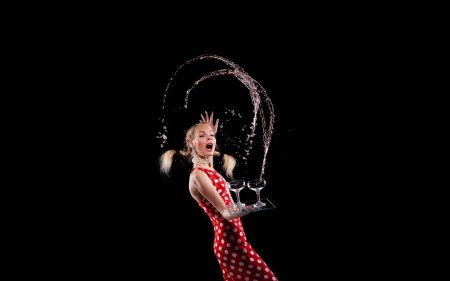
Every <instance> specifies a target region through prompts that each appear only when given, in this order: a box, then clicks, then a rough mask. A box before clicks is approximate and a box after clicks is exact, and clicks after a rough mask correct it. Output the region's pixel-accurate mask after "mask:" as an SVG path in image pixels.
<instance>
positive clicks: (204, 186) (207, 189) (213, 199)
mask: <svg viewBox="0 0 450 281" xmlns="http://www.w3.org/2000/svg"><path fill="white" fill-rule="evenodd" d="M189 185H193V186H194V188H196V189H197V190H198V191H199V192H200V193H201V194H202V195H203V196H204V197H205V198H206V200H208V201H209V202H210V203H211V204H213V206H214V207H215V208H216V209H217V210H218V211H219V212H220V214H221V215H222V216H223V217H224V218H225V219H226V220H232V219H236V218H240V217H242V216H245V215H247V214H249V212H247V213H242V214H237V215H230V212H229V211H228V209H227V206H226V205H225V203H224V202H223V200H222V197H220V195H219V194H218V193H217V191H216V188H215V187H214V185H213V184H212V182H211V179H210V178H209V177H208V176H207V175H206V173H205V172H202V171H199V170H195V171H193V172H192V173H191V176H190V180H189ZM224 189H225V190H224V192H226V187H224Z"/></svg>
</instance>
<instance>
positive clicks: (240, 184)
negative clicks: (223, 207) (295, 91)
mask: <svg viewBox="0 0 450 281" xmlns="http://www.w3.org/2000/svg"><path fill="white" fill-rule="evenodd" d="M244 187H245V180H234V181H230V182H229V183H228V182H227V188H228V189H229V190H231V191H233V192H234V193H236V200H237V202H236V203H235V204H234V205H235V206H236V207H237V208H238V209H241V208H243V207H245V203H242V202H241V198H240V197H239V192H241V190H242V189H243V188H244Z"/></svg>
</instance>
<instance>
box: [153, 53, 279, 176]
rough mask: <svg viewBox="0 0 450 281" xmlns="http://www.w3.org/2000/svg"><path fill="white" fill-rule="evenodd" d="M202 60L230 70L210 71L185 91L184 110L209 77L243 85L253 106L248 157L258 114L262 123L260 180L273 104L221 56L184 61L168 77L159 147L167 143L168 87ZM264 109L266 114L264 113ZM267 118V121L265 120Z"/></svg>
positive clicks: (256, 83) (239, 70)
mask: <svg viewBox="0 0 450 281" xmlns="http://www.w3.org/2000/svg"><path fill="white" fill-rule="evenodd" d="M203 59H215V60H219V61H222V62H223V63H225V64H226V65H227V66H229V67H230V68H231V69H221V70H216V71H212V72H209V73H207V74H205V75H203V76H202V77H201V78H200V79H198V80H197V81H195V83H194V85H193V86H192V87H191V88H189V89H188V90H187V91H186V97H185V100H184V101H185V103H184V108H185V109H186V108H187V107H188V101H189V94H190V93H191V91H192V90H193V89H194V88H195V87H196V86H197V85H198V84H200V83H201V82H203V81H205V80H207V79H209V78H211V77H215V76H220V75H231V76H234V77H235V78H237V79H238V80H239V81H240V82H241V83H242V84H243V85H245V86H246V87H247V89H248V90H249V93H250V97H251V101H252V104H253V121H252V122H251V124H250V129H251V133H250V134H248V135H247V138H246V141H247V142H248V143H249V144H250V146H249V149H248V150H246V152H247V155H248V154H249V151H250V149H251V144H252V138H254V137H255V130H256V126H257V119H258V114H259V116H260V119H261V123H262V132H263V146H264V155H263V162H262V168H261V174H260V179H262V177H263V175H264V169H265V166H266V158H267V153H268V151H269V145H270V141H271V137H272V133H273V125H274V123H275V114H274V108H273V104H272V101H271V100H270V98H269V97H268V95H267V93H266V90H265V89H264V88H263V87H262V86H261V84H259V83H258V82H257V81H256V80H254V79H253V78H252V77H251V76H250V75H248V73H246V72H245V71H244V69H242V68H241V67H240V66H239V65H237V64H235V63H233V62H232V61H230V60H228V59H225V58H223V57H221V56H217V55H201V56H197V57H195V58H193V59H191V60H188V61H186V62H185V63H183V64H182V65H181V66H179V67H178V69H177V70H176V71H175V73H174V74H173V75H172V76H171V77H170V80H169V83H168V84H167V86H166V90H165V92H164V97H163V106H162V110H163V117H162V118H161V119H160V120H161V122H162V132H158V136H157V137H158V138H161V139H162V143H161V147H164V145H165V144H166V142H167V126H166V124H165V118H164V117H165V116H167V114H169V112H168V108H167V105H166V99H167V96H168V94H169V87H170V85H171V83H172V81H173V80H174V78H175V76H176V75H177V74H178V72H179V71H180V69H182V68H183V67H185V66H186V65H188V64H190V63H192V62H195V61H199V60H203ZM265 109H266V110H267V111H268V112H266V111H265ZM230 113H231V114H232V115H234V114H235V112H234V111H231V112H230ZM267 116H268V119H269V120H268V121H267V120H266V117H267ZM239 117H241V116H240V114H239ZM244 159H245V158H244Z"/></svg>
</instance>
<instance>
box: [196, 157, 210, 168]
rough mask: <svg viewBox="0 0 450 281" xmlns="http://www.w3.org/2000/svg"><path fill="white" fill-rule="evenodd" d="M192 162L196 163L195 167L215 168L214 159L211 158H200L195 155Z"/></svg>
mask: <svg viewBox="0 0 450 281" xmlns="http://www.w3.org/2000/svg"><path fill="white" fill-rule="evenodd" d="M192 163H194V167H203V168H210V169H212V168H213V160H212V157H211V158H200V157H194V158H192Z"/></svg>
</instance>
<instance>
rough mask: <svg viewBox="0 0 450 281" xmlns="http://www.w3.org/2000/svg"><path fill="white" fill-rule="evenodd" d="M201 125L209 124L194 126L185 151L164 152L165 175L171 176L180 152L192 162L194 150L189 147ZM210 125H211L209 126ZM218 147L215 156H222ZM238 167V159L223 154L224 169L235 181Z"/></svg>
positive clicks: (188, 132) (162, 163) (161, 166)
mask: <svg viewBox="0 0 450 281" xmlns="http://www.w3.org/2000/svg"><path fill="white" fill-rule="evenodd" d="M200 124H208V123H206V122H199V123H197V124H194V125H192V126H191V127H190V128H189V129H188V130H187V131H186V136H185V139H184V149H182V150H178V151H176V150H174V149H170V150H167V151H166V152H164V153H163V154H162V155H161V156H160V157H159V170H160V172H161V173H162V174H163V175H166V176H169V172H170V169H171V167H172V163H173V156H174V155H175V154H176V153H177V152H178V153H179V154H181V155H183V156H184V157H185V158H187V160H188V161H191V160H192V148H191V147H190V146H189V142H190V141H192V140H193V139H194V132H195V128H197V126H199V125H200ZM208 125H209V124H208ZM218 150H219V149H218V147H217V146H216V151H214V156H220V155H221V153H220V152H219V151H218ZM235 166H236V159H235V158H234V157H233V156H231V155H228V154H223V164H222V169H223V171H224V172H225V174H226V175H227V177H229V178H230V179H233V170H234V167H235Z"/></svg>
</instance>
